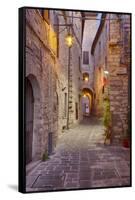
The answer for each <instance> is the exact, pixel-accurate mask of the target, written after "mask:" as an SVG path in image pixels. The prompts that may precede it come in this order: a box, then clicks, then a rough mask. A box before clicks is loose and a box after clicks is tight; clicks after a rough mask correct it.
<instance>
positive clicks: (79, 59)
mask: <svg viewBox="0 0 135 200" xmlns="http://www.w3.org/2000/svg"><path fill="white" fill-rule="evenodd" d="M78 65H79V71H80V72H81V58H80V56H79V57H78Z"/></svg>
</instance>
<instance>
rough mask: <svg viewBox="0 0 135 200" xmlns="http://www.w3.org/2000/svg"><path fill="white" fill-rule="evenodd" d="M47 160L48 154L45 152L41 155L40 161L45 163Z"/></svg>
mask: <svg viewBox="0 0 135 200" xmlns="http://www.w3.org/2000/svg"><path fill="white" fill-rule="evenodd" d="M48 159H49V156H48V152H47V150H45V152H44V153H43V155H42V161H46V160H48Z"/></svg>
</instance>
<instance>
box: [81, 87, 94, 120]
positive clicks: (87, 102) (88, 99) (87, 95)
mask: <svg viewBox="0 0 135 200" xmlns="http://www.w3.org/2000/svg"><path fill="white" fill-rule="evenodd" d="M81 105H82V113H83V116H90V115H91V114H92V110H93V92H92V90H90V89H89V88H84V89H83V90H82V98H81Z"/></svg>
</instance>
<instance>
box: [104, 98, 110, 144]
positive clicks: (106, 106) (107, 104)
mask: <svg viewBox="0 0 135 200" xmlns="http://www.w3.org/2000/svg"><path fill="white" fill-rule="evenodd" d="M103 124H104V126H105V141H106V139H110V138H111V112H110V100H109V97H106V98H105V101H104V115H103Z"/></svg>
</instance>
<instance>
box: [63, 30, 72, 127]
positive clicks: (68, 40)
mask: <svg viewBox="0 0 135 200" xmlns="http://www.w3.org/2000/svg"><path fill="white" fill-rule="evenodd" d="M65 41H66V45H67V46H68V101H67V104H68V105H67V107H68V112H67V129H69V100H70V99H69V96H70V95H69V93H70V85H69V82H70V56H71V47H72V45H73V36H72V35H71V34H70V33H68V35H67V36H66V38H65Z"/></svg>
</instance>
